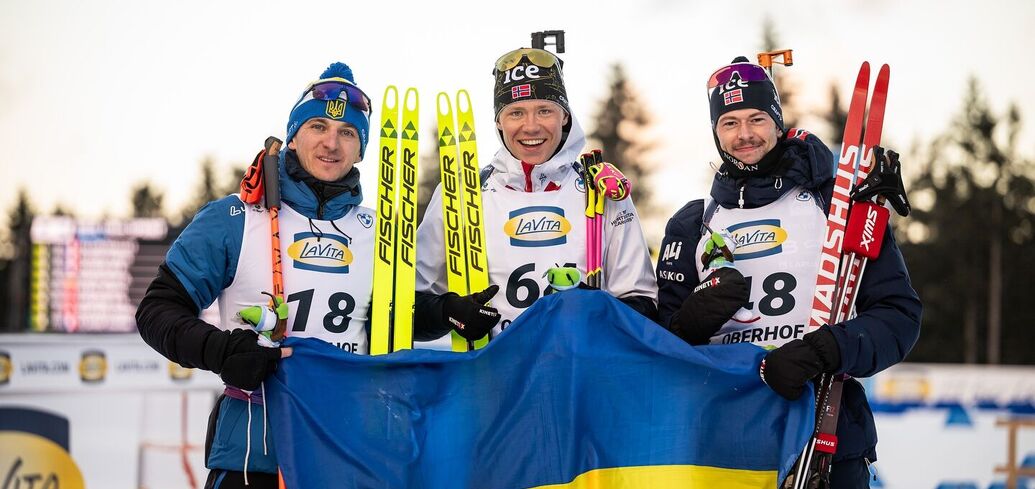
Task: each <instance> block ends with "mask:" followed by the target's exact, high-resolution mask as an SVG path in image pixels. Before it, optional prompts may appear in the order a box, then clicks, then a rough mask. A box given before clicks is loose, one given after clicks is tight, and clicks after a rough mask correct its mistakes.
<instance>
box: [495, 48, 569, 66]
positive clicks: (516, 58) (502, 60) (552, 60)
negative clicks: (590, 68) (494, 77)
mask: <svg viewBox="0 0 1035 489" xmlns="http://www.w3.org/2000/svg"><path fill="white" fill-rule="evenodd" d="M521 58H528V61H530V62H531V63H532V64H534V65H536V66H538V67H540V68H549V67H551V66H553V65H562V66H563V63H562V62H561V60H560V59H559V58H558V57H557V56H556V55H554V54H553V53H551V52H549V51H546V50H543V49H534V48H521V49H515V50H513V51H511V52H509V53H507V54H504V55H503V56H500V57H499V59H497V60H496V71H506V70H509V69H511V68H513V67H515V66H517V65H518V63H520V62H521Z"/></svg>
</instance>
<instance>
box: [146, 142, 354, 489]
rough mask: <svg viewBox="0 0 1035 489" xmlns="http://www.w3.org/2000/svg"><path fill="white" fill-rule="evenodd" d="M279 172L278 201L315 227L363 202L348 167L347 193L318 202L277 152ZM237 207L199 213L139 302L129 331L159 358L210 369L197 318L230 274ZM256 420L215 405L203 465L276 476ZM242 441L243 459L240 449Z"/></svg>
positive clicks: (225, 204) (294, 164) (238, 226)
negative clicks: (134, 331)
mask: <svg viewBox="0 0 1035 489" xmlns="http://www.w3.org/2000/svg"><path fill="white" fill-rule="evenodd" d="M279 169H280V179H279V180H280V192H281V201H283V202H285V203H286V204H288V205H290V206H291V208H292V209H294V210H296V211H298V212H299V213H300V214H302V215H303V216H306V217H308V218H310V219H313V220H315V221H318V224H319V225H321V226H322V225H324V224H323V223H325V222H326V221H331V220H335V219H339V218H341V217H342V216H344V215H345V214H347V213H348V212H349V211H350V210H351V209H352V208H353V207H354V206H356V205H359V203H360V202H361V201H362V199H363V195H362V192H361V190H360V186H359V171H358V169H355V168H354V169H353V170H352V172H351V173H349V175H347V176H346V177H344V178H343V179H342V180H341V181H340V182H339V183H341V184H342V185H345V186H347V187H348V188H349V190H344V191H342V190H341V189H340V188H339V189H338V190H337V192H340V193H336V192H329V193H328V194H327V195H325V196H319V195H317V193H316V190H314V188H313V187H310V186H309V185H308V184H306V183H305V182H304V181H303V180H301V179H300V178H296V176H305V177H308V178H311V177H309V176H308V175H307V174H306V173H305V172H304V170H300V169H301V167H300V165H299V163H298V159H297V156H296V155H295V153H294V151H290V150H286V151H284V152H282V153H281V164H280V165H279ZM289 169H291V171H289ZM292 175H295V176H292ZM244 206H245V204H244V203H243V202H242V201H241V199H240V197H239V196H238V195H236V194H235V195H230V196H227V197H224V198H221V199H219V200H215V201H213V202H209V203H208V204H206V205H205V206H204V207H202V208H201V210H200V211H198V213H197V215H195V216H194V219H193V220H192V221H191V222H190V224H189V225H188V226H187V228H186V229H184V230H183V232H182V233H181V234H180V235H179V237H177V238H176V241H175V242H174V243H173V245H172V247H170V249H169V252H168V253H167V254H166V258H165V263H163V264H162V265H161V266H160V270H159V277H158V278H157V279H155V281H154V282H153V283H152V284H151V286H150V287H149V289H148V293H147V295H145V297H144V299H143V300H142V301H141V303H140V308H139V309H138V311H137V323H138V324H137V327H138V329H139V330H140V334H141V337H142V338H143V339H144V340H145V341H146V342H147V343H148V344H149V345H151V346H152V347H153V348H154V349H155V350H157V351H158V352H159V353H162V354H163V355H165V356H166V357H167V358H169V359H170V360H173V361H175V362H177V363H180V364H181V365H184V366H187V367H197V368H203V369H206V370H213V368H212V365H210V364H208V363H207V358H206V356H205V351H206V345H207V343H208V342H209V338H210V337H211V335H212V333H213V332H217V330H216V328H215V327H214V326H212V325H209V324H207V323H205V322H204V321H202V320H200V319H198V314H199V312H200V311H201V310H203V309H205V308H207V307H208V306H210V305H211V304H212V303H213V302H214V301H215V300H216V299H217V298H218V297H219V294H220V293H221V292H222V291H223V289H225V288H227V287H229V286H230V285H231V284H232V283H233V281H234V277H235V276H236V275H237V262H238V259H239V257H240V253H241V245H242V240H243V237H244V225H245V222H244V220H245V213H244V212H242V211H243V210H244ZM368 331H369V330H368ZM249 417H251V420H249ZM263 421H264V416H263V408H262V406H260V405H256V404H252V403H249V402H245V401H243V400H239V399H236V398H233V397H229V396H227V397H224V398H222V399H221V401H220V402H219V403H218V405H217V406H216V407H215V410H214V412H213V416H212V417H211V418H210V426H209V433H208V436H207V440H206V450H205V452H206V461H205V463H206V466H207V467H208V468H210V469H224V470H233V471H241V470H243V469H245V464H244V461H245V458H246V455H247V459H248V464H247V470H248V471H249V472H264V473H276V471H277V461H276V457H275V455H274V450H273V447H272V442H273V440H272V438H271V437H269V436H268V433H267V432H268V431H269V429H268V427H264V426H263ZM249 427H250V431H249ZM249 432H250V436H249V434H248V433H249ZM249 440H250V441H251V450H250V452H249V451H248V450H247V442H248V441H249ZM264 448H265V449H264ZM246 452H248V453H246Z"/></svg>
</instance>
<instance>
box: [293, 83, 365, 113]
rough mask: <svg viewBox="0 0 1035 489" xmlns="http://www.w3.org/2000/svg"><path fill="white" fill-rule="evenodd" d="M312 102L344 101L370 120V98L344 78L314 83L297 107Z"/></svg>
mask: <svg viewBox="0 0 1035 489" xmlns="http://www.w3.org/2000/svg"><path fill="white" fill-rule="evenodd" d="M310 100H323V101H328V100H344V101H345V103H347V104H348V105H349V106H351V107H353V108H355V109H356V110H358V111H360V112H362V113H363V115H364V116H366V117H367V118H368V119H369V118H370V97H367V94H366V93H363V90H360V88H359V87H357V86H356V85H355V84H353V83H352V82H350V81H348V80H346V79H344V78H325V79H323V80H317V81H314V82H313V83H311V84H310V85H309V88H308V89H306V92H305V95H303V96H302V100H300V101H299V102H298V103H297V104H295V106H296V107H297V106H299V105H302V104H304V103H306V102H308V101H310Z"/></svg>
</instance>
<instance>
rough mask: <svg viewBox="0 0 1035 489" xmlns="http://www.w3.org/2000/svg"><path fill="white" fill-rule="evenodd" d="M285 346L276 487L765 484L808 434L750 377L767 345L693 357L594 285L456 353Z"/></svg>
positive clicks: (805, 417)
mask: <svg viewBox="0 0 1035 489" xmlns="http://www.w3.org/2000/svg"><path fill="white" fill-rule="evenodd" d="M287 346H292V347H294V355H293V356H291V357H290V358H287V359H285V360H284V361H283V362H281V367H280V369H278V371H277V373H276V374H275V376H273V377H271V378H270V379H269V380H268V381H267V382H266V389H267V403H268V406H269V411H270V416H271V424H272V426H273V438H274V441H275V446H276V453H277V457H278V459H279V463H280V466H281V470H282V472H283V475H284V479H285V482H286V485H287V487H288V488H289V489H303V488H305V489H310V488H331V487H333V488H344V487H364V488H365V487H385V488H428V489H438V488H478V489H490V488H500V489H503V488H508V489H511V488H514V489H516V488H543V487H550V488H580V489H582V488H604V487H608V488H612V487H621V488H652V489H663V488H676V487H678V488H718V487H721V488H742V487H743V488H748V487H751V488H755V487H765V488H774V487H776V485H777V480H782V478H783V477H784V475H786V474H787V471H788V470H789V469H790V467H791V464H793V462H794V459H795V457H796V455H797V453H798V452H799V451H800V449H801V447H802V446H804V444H805V442H806V440H807V439H808V437H809V435H810V433H811V429H812V424H813V409H814V408H813V401H812V396H810V395H805V396H802V398H801V399H800V400H799V401H795V402H787V401H785V400H783V399H782V398H781V397H779V396H777V395H776V394H775V393H773V392H772V391H771V390H770V389H769V388H768V387H766V386H765V385H764V384H763V383H762V381H761V379H760V378H759V376H758V363H759V360H761V357H762V355H764V353H765V352H764V350H762V349H760V348H758V347H755V346H752V345H723V346H708V347H699V348H693V347H690V346H688V345H687V344H686V343H684V342H683V341H682V340H680V339H679V338H677V337H676V336H674V335H672V334H671V333H669V332H668V331H666V330H665V329H664V328H662V327H660V326H658V325H657V324H655V323H653V322H651V321H649V320H647V319H645V318H643V317H642V316H640V315H639V314H637V313H636V312H634V311H633V310H631V309H629V308H628V307H626V306H625V305H624V304H622V303H621V302H619V301H617V300H615V299H613V298H612V297H610V296H608V295H607V294H605V293H602V292H599V291H583V290H574V291H567V292H562V293H557V294H553V295H550V296H548V297H545V298H543V299H541V300H539V301H537V302H536V303H535V305H533V306H532V307H531V308H529V309H528V310H527V311H526V312H525V313H524V314H522V315H521V317H520V318H518V320H516V321H514V323H513V324H511V326H510V327H509V328H507V330H506V331H504V332H503V334H501V335H500V336H498V337H497V338H496V339H494V340H493V341H492V342H491V343H490V344H489V345H488V346H487V347H486V348H484V349H481V350H476V351H472V352H468V353H453V352H439V351H430V350H407V351H401V352H398V353H393V354H390V355H382V356H374V357H371V356H361V355H354V354H350V353H346V352H343V351H341V350H338V349H337V348H335V347H334V346H331V345H329V344H327V343H324V342H321V341H319V340H315V339H290V340H288V342H287Z"/></svg>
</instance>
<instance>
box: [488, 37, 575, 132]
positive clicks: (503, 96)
mask: <svg viewBox="0 0 1035 489" xmlns="http://www.w3.org/2000/svg"><path fill="white" fill-rule="evenodd" d="M501 64H502V65H503V68H502V69H501V67H500V65H501ZM544 65H549V66H544ZM562 65H563V62H562V61H561V59H560V58H558V57H557V56H556V55H555V54H553V53H551V52H549V51H545V50H542V49H530V48H522V49H516V50H514V51H511V52H509V53H507V54H504V55H503V56H501V57H500V59H499V60H497V61H496V66H495V67H494V68H493V71H492V74H493V75H494V76H495V77H496V84H495V88H494V90H493V105H494V106H495V107H494V108H495V109H496V110H495V112H496V113H495V117H496V118H499V115H500V111H502V110H503V108H504V107H506V106H507V105H510V104H512V103H514V102H520V101H523V100H549V101H551V102H554V103H556V104H557V105H560V106H561V108H562V109H564V111H565V112H567V113H568V114H571V109H570V108H569V107H568V94H567V92H566V91H565V89H564V78H563V74H562V72H561V69H562Z"/></svg>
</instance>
